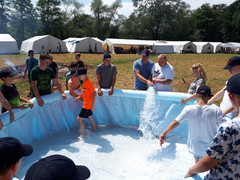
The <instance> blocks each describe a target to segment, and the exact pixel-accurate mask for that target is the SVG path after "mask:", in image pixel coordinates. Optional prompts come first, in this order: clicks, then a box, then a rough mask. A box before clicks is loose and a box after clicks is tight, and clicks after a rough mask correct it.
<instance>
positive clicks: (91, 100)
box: [75, 67, 97, 139]
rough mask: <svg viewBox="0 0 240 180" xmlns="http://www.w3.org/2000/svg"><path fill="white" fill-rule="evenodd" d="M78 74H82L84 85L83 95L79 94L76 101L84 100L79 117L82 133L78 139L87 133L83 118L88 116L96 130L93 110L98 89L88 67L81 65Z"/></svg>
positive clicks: (94, 130)
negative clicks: (88, 73)
mask: <svg viewBox="0 0 240 180" xmlns="http://www.w3.org/2000/svg"><path fill="white" fill-rule="evenodd" d="M78 74H79V75H80V79H81V80H83V86H82V95H81V96H77V97H76V98H75V101H78V100H79V99H81V100H83V108H82V110H81V112H80V114H79V116H78V118H77V120H78V123H79V126H80V130H81V134H80V136H78V137H77V138H76V139H81V138H83V137H84V135H85V125H84V122H83V118H88V120H89V121H90V123H91V126H92V130H93V132H96V126H95V122H94V119H93V117H92V112H93V111H94V110H95V99H96V94H97V93H96V91H95V88H94V86H93V83H92V82H91V80H90V79H89V78H88V77H87V69H86V68H84V67H81V68H79V69H78Z"/></svg>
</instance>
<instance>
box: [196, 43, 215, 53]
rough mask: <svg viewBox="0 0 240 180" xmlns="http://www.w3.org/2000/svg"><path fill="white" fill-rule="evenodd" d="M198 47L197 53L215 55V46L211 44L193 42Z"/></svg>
mask: <svg viewBox="0 0 240 180" xmlns="http://www.w3.org/2000/svg"><path fill="white" fill-rule="evenodd" d="M193 44H195V45H196V46H197V53H213V52H214V46H213V45H212V44H211V43H209V42H193Z"/></svg>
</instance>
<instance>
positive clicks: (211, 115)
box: [159, 85, 226, 163]
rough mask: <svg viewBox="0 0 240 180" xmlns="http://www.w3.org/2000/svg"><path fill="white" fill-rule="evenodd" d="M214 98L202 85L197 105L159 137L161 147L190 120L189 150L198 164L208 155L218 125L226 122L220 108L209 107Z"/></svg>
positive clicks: (178, 118)
mask: <svg viewBox="0 0 240 180" xmlns="http://www.w3.org/2000/svg"><path fill="white" fill-rule="evenodd" d="M211 97H212V95H211V89H210V88H209V87H208V86H206V85H202V86H200V87H199V88H198V89H197V93H196V98H197V104H196V105H189V106H186V107H185V108H184V109H183V111H182V112H181V113H180V115H179V116H178V117H177V118H176V119H175V120H173V121H172V122H171V124H170V125H169V126H168V127H167V128H166V130H165V131H163V133H162V134H161V135H160V136H159V140H160V145H162V144H163V143H164V142H165V140H166V135H167V134H168V133H169V132H170V131H172V130H173V129H175V128H176V127H177V126H178V125H179V124H180V123H181V122H183V121H184V120H188V150H189V152H190V153H192V154H193V155H194V158H195V163H197V162H198V161H199V160H200V159H201V158H203V157H204V156H205V154H206V149H207V148H208V146H209V145H210V143H211V142H212V140H213V138H214V136H215V135H216V133H217V125H219V124H221V123H222V122H225V121H226V120H225V119H224V118H223V114H222V111H221V110H220V108H215V107H212V106H209V105H207V102H208V100H209V99H210V98H211Z"/></svg>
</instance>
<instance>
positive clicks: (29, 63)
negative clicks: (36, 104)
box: [23, 50, 38, 97]
mask: <svg viewBox="0 0 240 180" xmlns="http://www.w3.org/2000/svg"><path fill="white" fill-rule="evenodd" d="M37 65H38V59H37V58H35V57H34V51H33V50H29V51H28V58H27V59H26V67H25V70H24V75H23V78H25V77H26V74H27V72H28V81H29V85H30V90H29V93H28V95H27V96H28V97H31V81H30V73H31V71H32V68H34V67H35V66H37Z"/></svg>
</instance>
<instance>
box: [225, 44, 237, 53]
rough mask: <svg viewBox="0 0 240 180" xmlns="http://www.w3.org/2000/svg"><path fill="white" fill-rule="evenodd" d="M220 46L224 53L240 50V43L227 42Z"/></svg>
mask: <svg viewBox="0 0 240 180" xmlns="http://www.w3.org/2000/svg"><path fill="white" fill-rule="evenodd" d="M222 47H223V48H224V52H225V53H239V51H240V43H237V42H228V43H226V44H223V45H222Z"/></svg>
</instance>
